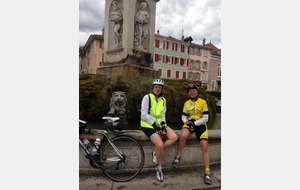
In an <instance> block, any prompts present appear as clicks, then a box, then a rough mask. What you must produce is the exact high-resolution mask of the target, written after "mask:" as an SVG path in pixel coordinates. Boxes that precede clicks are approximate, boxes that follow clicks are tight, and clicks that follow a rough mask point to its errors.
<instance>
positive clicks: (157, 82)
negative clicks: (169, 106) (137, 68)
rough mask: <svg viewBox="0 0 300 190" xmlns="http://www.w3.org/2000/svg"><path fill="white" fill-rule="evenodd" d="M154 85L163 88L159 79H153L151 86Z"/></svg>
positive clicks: (163, 83)
mask: <svg viewBox="0 0 300 190" xmlns="http://www.w3.org/2000/svg"><path fill="white" fill-rule="evenodd" d="M155 84H156V85H161V86H165V82H164V81H163V80H161V79H154V80H153V82H152V86H153V85H155Z"/></svg>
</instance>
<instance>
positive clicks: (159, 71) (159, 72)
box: [158, 69, 162, 78]
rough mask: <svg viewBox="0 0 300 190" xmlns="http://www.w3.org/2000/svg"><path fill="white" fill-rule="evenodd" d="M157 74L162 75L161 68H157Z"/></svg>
mask: <svg viewBox="0 0 300 190" xmlns="http://www.w3.org/2000/svg"><path fill="white" fill-rule="evenodd" d="M158 76H159V77H160V78H161V77H162V70H161V69H158Z"/></svg>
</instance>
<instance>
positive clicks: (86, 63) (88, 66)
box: [79, 30, 104, 74]
mask: <svg viewBox="0 0 300 190" xmlns="http://www.w3.org/2000/svg"><path fill="white" fill-rule="evenodd" d="M102 34H104V33H103V30H102ZM103 45H104V36H103V35H99V34H93V35H90V37H89V38H88V40H87V42H86V43H85V45H84V46H82V47H80V48H79V73H80V74H97V69H98V68H99V67H100V65H102V64H103V61H104V47H103Z"/></svg>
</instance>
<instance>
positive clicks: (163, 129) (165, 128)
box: [160, 121, 167, 132]
mask: <svg viewBox="0 0 300 190" xmlns="http://www.w3.org/2000/svg"><path fill="white" fill-rule="evenodd" d="M160 125H161V130H162V131H164V132H167V124H166V123H165V122H164V121H162V122H161V123H160Z"/></svg>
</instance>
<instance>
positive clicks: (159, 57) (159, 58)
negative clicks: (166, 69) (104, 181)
mask: <svg viewBox="0 0 300 190" xmlns="http://www.w3.org/2000/svg"><path fill="white" fill-rule="evenodd" d="M158 62H161V63H162V62H163V61H162V55H158Z"/></svg>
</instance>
